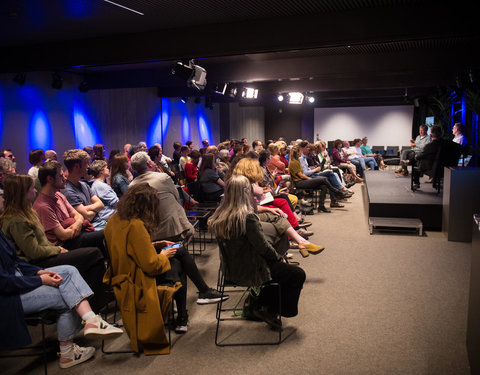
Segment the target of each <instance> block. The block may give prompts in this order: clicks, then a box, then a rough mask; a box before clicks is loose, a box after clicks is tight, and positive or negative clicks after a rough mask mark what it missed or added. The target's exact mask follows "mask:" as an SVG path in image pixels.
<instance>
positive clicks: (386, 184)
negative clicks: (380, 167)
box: [364, 169, 443, 230]
mask: <svg viewBox="0 0 480 375" xmlns="http://www.w3.org/2000/svg"><path fill="white" fill-rule="evenodd" d="M427 179H428V178H422V179H421V180H420V181H421V185H420V190H417V191H415V192H413V191H412V190H411V189H410V176H408V177H403V176H400V177H399V176H397V175H395V173H394V171H393V170H392V169H387V170H385V171H366V173H365V187H364V197H365V199H366V202H367V203H368V204H367V205H366V206H367V207H368V212H367V215H368V217H389V218H395V217H397V218H416V219H420V220H421V221H422V223H423V227H424V229H428V230H442V199H443V198H442V197H443V195H442V191H441V192H440V194H438V195H437V191H436V189H433V188H432V184H428V183H425V181H426V180H427Z"/></svg>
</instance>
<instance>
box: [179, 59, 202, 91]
mask: <svg viewBox="0 0 480 375" xmlns="http://www.w3.org/2000/svg"><path fill="white" fill-rule="evenodd" d="M172 74H173V75H174V76H176V77H178V78H181V79H183V80H185V81H187V85H188V87H195V88H196V89H197V90H203V89H204V88H205V86H206V85H207V71H206V70H205V69H204V68H202V67H201V66H199V65H195V64H194V61H193V60H190V61H189V62H188V63H184V62H181V61H178V62H177V63H176V64H175V66H174V67H173V68H172Z"/></svg>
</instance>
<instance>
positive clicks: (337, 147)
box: [332, 139, 364, 182]
mask: <svg viewBox="0 0 480 375" xmlns="http://www.w3.org/2000/svg"><path fill="white" fill-rule="evenodd" d="M342 146H343V141H342V140H341V139H336V140H335V141H334V142H333V150H332V159H333V164H334V165H335V166H337V167H339V168H344V169H345V170H347V171H348V172H349V173H350V174H352V176H353V177H354V178H355V182H363V181H364V180H363V178H361V177H360V176H359V175H357V167H356V166H355V165H354V164H352V162H351V161H350V160H348V158H347V156H346V155H345V154H344V152H343V150H342Z"/></svg>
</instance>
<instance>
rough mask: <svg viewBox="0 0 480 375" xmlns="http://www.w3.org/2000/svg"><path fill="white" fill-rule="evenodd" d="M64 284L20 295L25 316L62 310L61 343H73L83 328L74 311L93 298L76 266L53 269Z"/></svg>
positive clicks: (59, 321) (58, 322) (59, 328)
mask: <svg viewBox="0 0 480 375" xmlns="http://www.w3.org/2000/svg"><path fill="white" fill-rule="evenodd" d="M49 270H52V271H55V272H56V273H58V274H59V275H60V276H61V277H62V278H63V281H62V282H61V283H60V285H59V286H58V287H52V286H48V285H42V286H40V287H38V288H36V289H34V290H32V291H30V292H28V293H24V294H21V295H20V299H21V301H22V305H23V311H24V313H25V314H32V313H36V312H39V311H42V310H46V309H53V310H59V313H60V316H59V317H58V321H57V332H58V340H59V341H66V340H70V339H72V338H73V337H74V336H75V334H76V333H77V332H78V331H79V330H80V329H81V328H82V325H81V319H80V316H79V315H78V314H77V312H76V311H75V310H73V308H74V307H75V306H77V305H78V304H79V303H80V302H81V301H82V300H84V299H86V298H88V297H89V296H91V295H92V294H93V292H92V290H91V289H90V288H89V286H88V285H87V283H86V282H85V280H83V278H82V276H80V274H79V273H78V270H77V269H76V268H75V267H73V266H57V267H51V268H49Z"/></svg>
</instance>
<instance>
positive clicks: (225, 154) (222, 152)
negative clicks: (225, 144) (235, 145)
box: [218, 149, 230, 161]
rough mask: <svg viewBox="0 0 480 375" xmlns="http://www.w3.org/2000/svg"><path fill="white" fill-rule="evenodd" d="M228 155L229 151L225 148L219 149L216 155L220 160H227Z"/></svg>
mask: <svg viewBox="0 0 480 375" xmlns="http://www.w3.org/2000/svg"><path fill="white" fill-rule="evenodd" d="M228 156H230V152H229V151H228V150H226V149H223V150H220V151H219V152H218V157H219V158H220V160H222V161H223V160H227V157H228Z"/></svg>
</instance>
